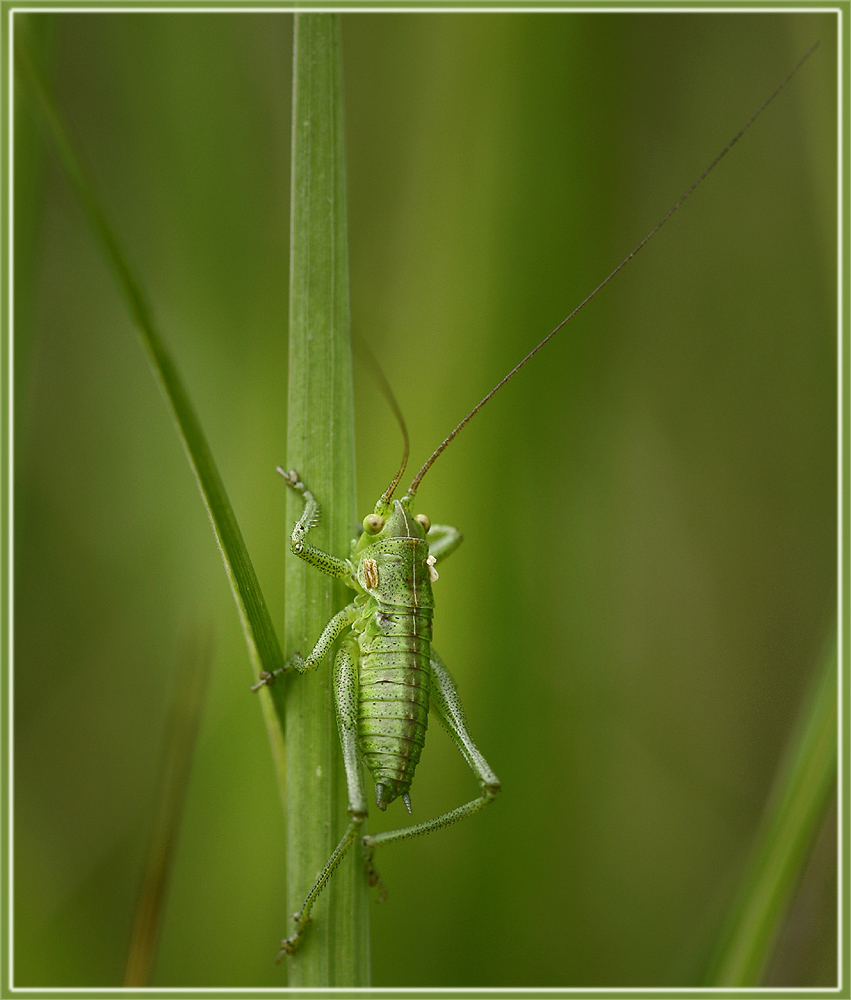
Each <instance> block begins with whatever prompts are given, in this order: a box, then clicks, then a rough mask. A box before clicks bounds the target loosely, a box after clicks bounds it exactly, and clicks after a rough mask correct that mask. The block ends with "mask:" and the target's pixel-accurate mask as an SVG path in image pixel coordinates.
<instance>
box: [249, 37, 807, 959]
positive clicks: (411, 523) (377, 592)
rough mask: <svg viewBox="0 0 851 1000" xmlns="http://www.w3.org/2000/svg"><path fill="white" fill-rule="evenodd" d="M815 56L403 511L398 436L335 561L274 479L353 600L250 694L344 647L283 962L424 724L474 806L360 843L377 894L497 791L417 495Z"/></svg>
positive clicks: (415, 756) (407, 780)
mask: <svg viewBox="0 0 851 1000" xmlns="http://www.w3.org/2000/svg"><path fill="white" fill-rule="evenodd" d="M815 48H816V45H814V46H813V47H812V48H811V49H810V50H809V51H808V52H807V53H806V55H804V56H803V58H802V59H801V60H800V61H799V62H798V63H797V65H796V66H795V67H794V68H793V69H792V70H791V71H790V72H789V73H788V75H787V76H786V77H785V79H784V80H783V81H782V82H781V83H780V84H779V85H778V86H777V87H776V88H775V90H774V91H773V92H772V93H771V95H770V96H769V97H768V98H767V99H766V100H765V101H764V102H763V103H762V105H760V107H759V108H758V109H757V110H756V111H755V112H754V114H753V115H752V116H751V118H750V119H749V120H748V121H747V122H746V123H745V124H744V125H743V126H742V127H741V128H740V129H739V130H738V132H737V133H736V134H735V135H734V136H733V138H732V139H731V140H730V142H728V143H727V145H726V146H725V147H724V148H723V149H722V150H721V152H720V153H719V154H718V155H717V156H716V157H715V158H714V159H713V160H712V162H711V163H710V164H709V166H708V167H707V168H706V169H705V170H704V171H703V173H701V174H700V176H699V177H698V178H697V180H696V181H695V182H694V183H693V184H692V185H691V186H690V187H689V188H688V190H687V191H686V192H685V193H684V194H683V195H682V196H681V197H680V198H679V199H678V200H677V201H676V202H675V203H674V204H673V206H672V207H671V208H670V209H669V210H668V211H667V212H666V213H665V214H664V215H663V216H662V218H661V219H660V220H659V222H657V224H656V225H655V226H654V227H653V228H652V229H651V230H650V231H649V232H648V233H647V235H646V236H645V237H644V239H642V240H641V242H640V243H638V245H637V246H636V247H635V248H634V249H633V250H632V251H631V252H630V253H629V254H628V255H627V256H626V257H625V258H624V259H623V260H622V261H621V262H620V263H619V264H618V265H617V267H615V268H614V269H613V270H612V271H611V272H610V273H609V274H608V276H607V277H606V278H604V280H603V281H601V282H600V283H599V284H598V285H597V287H596V288H594V290H593V291H591V292H590V294H589V295H587V296H586V297H585V298H584V299H583V300H582V301H581V302H580V303H579V305H578V306H577V307H576V308H575V309H573V310H572V312H570V314H569V315H567V316H566V317H565V319H563V320H562V321H561V322H560V323H559V324H558V325H557V326H556V327H555V328H554V329H553V330H552V331H551V332H550V333H549V334H548V335H547V336H546V337H544V338H543V340H541V341H540V343H538V344H537V346H536V347H534V348H533V349H532V350H531V351H530V352H529V353H528V354H527V355H526V356H525V357H524V358H523V359H522V360H521V361H520V362H519V363H518V364H517V365H515V367H514V368H512V370H511V371H510V372H508V374H507V375H506V376H505V377H504V378H503V379H501V380H500V381H499V382H498V383H497V385H496V386H494V388H493V389H491V391H490V392H488V393H487V395H485V396H484V398H483V399H482V400H481V401H480V402H479V403H478V404H477V405H476V406H475V407H473V409H472V410H471V411H470V412H469V413H468V414H467V416H465V417H464V418H463V419H462V420H461V421H460V422H459V423H458V424H457V426H456V427H455V428H454V430H452V431H451V432H450V433H449V434H448V436H447V437H446V438H445V439H444V440H443V441H442V442H441V444H440V445H439V446H438V447H437V448H436V449H435V451H434V452H433V453H432V455H431V456H430V457H429V458H428V459H427V461H426V462H425V464H424V465H423V466H422V468H421V469H420V470H419V472H418V473H417V474H416V476H415V477H414V479H413V480H412V482H411V484H410V486H409V487H408V490H407V492H406V493H405V494H404V495H403V496H402V497H401V498H400V499H396V498H394V494H395V491H396V488H397V486H398V484H399V482H400V481H401V478H402V476H403V474H404V470H405V466H406V461H407V434H406V433H405V432H404V426H403V433H405V454H404V457H403V460H402V463H401V466H400V468H399V470H398V471H397V473H396V475H395V476H394V477H393V480H392V482H391V483H390V485H389V486H388V487H387V489H386V490H385V491H384V493H382V495H381V496H380V497H379V499H378V502H377V503H376V505H375V509H374V511H373V512H372V513H370V514H368V515H367V516H366V517H365V518H364V520H363V531H362V533H361V534H360V535H359V536H358V537H357V538H356V539H355V540H354V541H353V542H352V547H351V551H350V553H349V555H348V556H347V557H341V556H337V555H333V554H331V553H328V552H325V551H323V550H321V549H319V548H317V547H315V546H313V545H311V544H310V543H309V541H308V537H309V534H310V530H311V528H312V527H313V525H314V524H315V523H316V521H317V518H318V516H319V504H318V502H317V499H316V498H315V497H314V495H313V494H312V493H311V491H310V489H309V487H308V486H307V485H306V484H305V483H304V482H302V481H301V478H300V475H299V473H298V472H297V471H295V470H289V471H285V470H283V469H279V470H278V471H279V472H280V473H281V475H282V476H283V477H284V481H285V482H286V484H287V485H288V486H289V487H290V488H291V489H293V490H295V491H296V492H297V493H298V494H299V495H300V496H301V498H302V500H303V503H304V509H303V512H302V515H301V517H300V518H299V520H298V521H297V522H296V525H295V527H294V529H293V532H292V538H291V544H292V551H293V552H294V553H295V555H297V556H298V557H299V558H301V559H303V560H305V561H306V562H307V563H308V564H309V565H310V566H313V567H315V568H316V569H318V570H321V571H322V572H323V573H326V574H327V575H329V576H331V577H334V578H337V579H340V580H342V581H343V582H345V583H346V585H347V586H349V587H350V588H351V589H352V590H354V591H355V597H354V600H352V601H351V603H349V604H348V605H347V606H346V607H345V608H343V609H342V610H341V611H339V612H338V613H337V614H336V615H334V617H333V618H332V619H331V620H330V621H329V622H328V623H327V625H326V626H325V628H324V629H323V631H322V634H321V635H320V636H319V638H318V640H317V641H316V644H315V645H314V647H313V649H312V650H311V651H310V653H309V654H308V655H307V656H305V657H302V656H301V655H300V654H295V655H294V656H293V657H292V658H291V659H290V660H289V661H288V662H287V663H286V665H285V666H284V667H283V668H282V669H281V670H279V671H276V673H275V674H262V675H261V678H260V681H259V682H258V683H257V684H256V685H254V688H253V689H254V690H257V689H259V688H261V687H263V686H264V685H267V684H272V683H273V682H274V680H275V678H276V676H277V675H278V674H281V673H284V672H286V671H291V670H296V671H298V672H300V673H304V672H305V671H307V670H310V669H312V668H314V667H316V666H317V665H318V664H319V663H320V662H321V661H322V660H323V659H324V658H325V657H326V655H327V654H328V653H329V652H330V650H331V648H332V647H333V646H334V644H335V643H337V642H338V641H339V645H338V648H337V652H336V655H335V657H334V666H333V675H334V683H333V687H334V698H335V705H336V715H337V725H338V731H339V738H340V743H341V748H342V754H343V763H344V768H345V775H346V785H347V793H348V815H349V823H348V826H347V828H346V831H345V833H344V835H343V837H342V839H341V840H340V842H339V844H338V845H337V847H336V848H335V849H334V851H333V852H332V853H331V856H330V857H329V858H328V860H327V862H326V864H325V866H324V868H323V869H322V871H321V872H320V873H319V875H318V876H317V878H316V880H315V882H314V884H313V885H312V887H311V888H310V889H309V891H308V892H307V894H306V896H305V897H304V901H303V903H302V904H301V907H300V909H299V911H298V912H297V913H296V914H295V917H294V919H295V930H294V932H293V933H292V934H291V935H290V936H288V937H286V938H285V939H284V940H283V941H282V942H281V952H280V955H279V959H280V958H282V957H283V956H284V955H285V954H292V953H293V952H294V951H295V950H296V949H297V947H298V946H299V943H300V941H301V938H302V937H303V935H304V933H305V930H306V928H307V925H308V923H309V921H310V919H311V912H312V910H313V907H314V904H315V902H316V900H317V897H318V896H319V895H320V893H321V891H322V889H323V888H324V887H325V885H326V884H327V882H328V880H329V879H330V878H331V876H332V874H333V873H334V870H335V869H336V867H337V865H338V864H339V862H340V860H341V859H342V858H343V856H344V855H345V854H346V852H347V851H348V850H349V849H350V848H351V847H352V845H353V844H354V843H355V841H356V839H357V838H358V835H359V832H360V830H361V827H362V825H363V822H364V820H365V819H366V816H367V791H366V784H365V780H364V768H365V769H366V770H368V771H369V772H370V774H371V775H372V779H373V782H374V785H375V797H376V802H377V805H378V807H379V808H380V809H382V810H383V809H385V808H386V807H387V806H388V805H389V804H390V803H391V802H393V801H394V799H397V798H401V799H402V801H403V802H404V804H405V806H406V807H407V809H408V811H409V812H410V811H411V798H410V789H411V784H412V782H413V779H414V773H415V770H416V767H417V764H418V762H419V760H420V756H421V753H422V750H423V747H424V744H425V736H426V729H427V724H428V717H429V712H432V713H433V714H434V715H435V716H436V717H437V719H438V720H439V721H440V723H441V724H442V725H443V726H444V728H445V729H446V730H447V731H448V733H449V735H450V737H451V738H452V740H453V742H454V743H455V745H456V746H457V747H458V749H459V751H460V752H461V754H462V756H463V757H464V759H465V760H466V762H467V764H468V765H469V767H470V768H471V770H472V771H473V774H474V775H475V778H476V781H477V782H478V785H479V794H478V796H476V797H475V798H473V799H471V800H470V801H468V802H466V803H465V804H463V805H460V806H458V807H457V808H455V809H452V810H450V811H449V812H445V813H443V814H442V815H439V816H437V817H435V818H433V819H428V820H425V821H422V822H419V823H415V824H414V825H412V826H408V827H403V828H401V829H396V830H391V831H388V832H385V833H379V834H376V835H366V836H364V837H362V845H363V848H364V851H365V859H366V871H367V877H368V879H369V881H370V884H371V885H375V884H378V883H379V882H380V880H379V878H378V875H377V872H376V870H375V868H374V867H373V861H372V859H373V854H374V851H375V849H376V848H377V847H379V846H381V845H383V844H388V843H391V842H393V841H397V840H404V839H407V838H411V837H416V836H419V835H421V834H425V833H431V832H432V831H435V830H439V829H442V828H444V827H446V826H449V825H450V824H452V823H455V822H456V821H458V820H460V819H463V818H465V817H467V816H471V815H473V814H474V813H477V812H479V811H480V810H482V809H484V807H485V806H487V805H489V804H490V803H491V802H492V801H493V799H494V798H495V797H496V794H497V792H498V791H499V789H500V782H499V779H498V778H497V776H496V774H495V773H494V771H493V770H492V769H491V767H490V765H489V764H488V762H487V761H486V760H485V758H484V756H483V755H482V754H481V752H480V751H479V749H478V747H477V746H476V744H475V742H474V741H473V738H472V736H471V734H470V731H469V728H468V726H467V722H466V718H465V714H464V710H463V708H462V706H461V702H460V700H459V698H458V694H457V692H456V688H455V684H454V682H453V680H452V678H451V676H450V674H449V672H448V670H447V668H446V666H445V665H444V663H443V661H442V660H441V658H440V656H438V654H437V652H436V651H435V649H434V647H433V646H432V645H431V638H432V619H433V614H434V607H435V601H434V586H435V584H436V582H437V580H438V573H437V569H436V566H437V565H438V564H439V563H440V562H441V561H442V560H443V559H445V558H446V556H448V555H450V554H451V553H452V552H453V551H454V550H455V549H456V548H457V547H458V545H459V544H460V542H461V535H460V534H459V532H458V531H457V530H456V529H455V528H452V527H449V526H446V525H437V524H431V523H430V521H429V518H428V517H427V516H426V515H425V514H424V513H422V512H418V511H417V510H416V509H415V507H414V504H415V499H416V494H417V489H418V487H419V485H420V483H421V482H422V479H423V477H424V476H425V474H426V473H427V472H428V470H429V469H430V468H431V466H432V465H433V464H434V462H435V461H436V460H437V458H438V457H439V456H440V455H441V454H442V452H443V451H444V449H445V448H446V447H447V446H448V445H449V443H450V442H451V441H452V440H453V439H454V438H455V437H456V435H457V434H458V433H459V432H460V430H461V429H462V428H463V427H464V426H466V424H467V423H468V422H469V421H470V420H471V419H472V417H473V416H475V414H476V413H478V412H479V410H480V409H481V408H482V407H483V406H484V405H485V404H486V403H487V402H488V401H489V400H490V399H491V398H492V397H493V396H494V394H495V393H497V392H498V391H499V390H500V389H501V388H502V387H503V386H504V385H505V383H506V382H507V381H508V380H509V379H511V378H512V377H513V376H514V375H515V374H516V373H517V372H518V371H519V370H520V369H521V368H522V367H523V366H524V365H525V364H526V363H527V362H528V361H529V360H530V359H531V358H532V357H533V356H534V355H535V354H536V353H537V352H538V351H539V350H540V349H541V348H542V347H543V346H544V345H545V344H546V343H547V342H548V341H549V340H550V339H551V338H552V337H554V336H555V334H556V333H558V332H559V331H560V330H561V329H562V328H563V327H564V326H565V324H566V323H568V321H569V320H571V319H572V318H573V317H574V316H575V315H576V313H577V312H579V310H580V309H582V308H583V307H584V306H585V305H587V304H588V303H589V302H590V300H591V299H593V298H594V297H595V296H596V295H597V294H598V293H599V292H600V291H601V290H602V288H603V287H605V286H606V285H607V284H608V282H609V281H611V279H612V278H613V277H614V276H615V275H616V274H618V273H619V272H620V271H621V269H622V268H623V267H624V266H625V265H626V264H627V263H628V262H629V261H630V260H632V258H633V257H634V256H635V255H636V254H637V253H638V251H639V250H641V249H642V248H643V247H644V246H645V245H646V244H647V243H648V242H649V240H650V239H652V238H653V237H654V236H655V235H656V233H657V232H658V231H659V229H660V228H661V227H662V226H663V225H664V223H665V222H666V221H667V220H668V219H669V218H670V217H671V216H672V215H673V214H674V212H675V211H676V210H677V209H678V208H679V207H680V206H681V205H682V204H683V202H684V201H685V200H686V199H687V198H688V197H689V196H690V195H691V194H692V192H693V191H694V190H695V189H696V188H697V187H698V185H699V184H700V183H701V182H702V181H703V180H704V179H705V178H706V177H707V175H708V174H709V173H710V172H711V171H712V170H713V169H714V168H715V167H716V166H717V165H718V163H719V162H720V161H721V159H722V158H723V157H724V156H726V154H727V153H728V152H729V151H730V150H731V149H732V147H733V146H734V145H735V144H736V143H737V142H738V140H739V139H740V138H741V137H742V136H743V135H744V133H745V132H746V131H747V130H748V129H749V128H750V126H751V125H752V124H753V123H754V121H756V119H757V118H758V117H759V116H760V115H761V114H762V112H763V111H764V110H765V108H766V107H767V106H768V105H769V104H770V103H771V102H772V101H773V100H774V98H775V97H776V96H777V95H778V94H779V93H780V91H781V90H782V89H783V87H784V86H785V85H786V83H788V81H789V80H790V79H791V78H792V76H794V74H795V73H796V72H797V71H798V69H799V68H800V67H801V65H802V64H803V63H804V61H805V60H806V59H807V58H808V57H809V56H810V55H811V53H812V52H813V51H814V49H815Z"/></svg>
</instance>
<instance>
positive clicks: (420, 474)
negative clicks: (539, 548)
mask: <svg viewBox="0 0 851 1000" xmlns="http://www.w3.org/2000/svg"><path fill="white" fill-rule="evenodd" d="M819 45H820V42H816V43H815V44H814V45H812V46H811V47H810V48H809V49H808V50H807V52H806V53H804V55H803V56H802V57H801V58H800V59H799V60H798V62H797V63H796V64H795V65H794V67H793V68H792V69H791V70H790V71H789V72H788V73H787V74H786V76H785V77H784V78H783V80H781V82H780V83H779V84H778V85H777V86H776V87H775V89H774V90H773V91H772V92H771V94H770V95H769V96H768V97H767V98H766V99H765V100H764V101H763V102H762V104H761V105H760V106H759V107H758V108H757V109H756V111H755V112H754V113H753V114H752V115H751V117H750V118H749V119H748V120H747V121H746V122H745V124H744V125H743V126H742V127H741V128H740V129H739V131H738V132H737V133H736V134H735V135H734V136H733V138H732V139H731V140H730V141H729V142H728V143H727V145H726V146H725V147H724V148H723V149H722V150H721V152H720V153H719V154H718V155H717V156H716V157H715V159H714V160H713V161H712V162H711V163H710V164H709V166H708V167H707V168H706V169H705V170H704V171H703V173H702V174H701V175H700V176H699V177H698V178H697V180H696V181H695V182H694V183H693V184H692V185H691V187H690V188H689V189H688V190H687V191H686V192H685V194H683V195H682V196H681V197H680V198H679V199H678V200H677V201H676V202H675V203H674V204H673V205H672V206H671V208H669V209H668V211H667V212H666V213H665V214H664V215H663V216H662V218H661V219H660V220H659V221H658V222H657V223H656V225H655V226H654V227H653V228H652V229H651V230H650V232H649V233H648V234H647V235H646V236H645V237H644V239H643V240H642V241H641V242H640V243H639V244H638V245H637V246H636V247H635V249H634V250H632V251H631V252H630V253H628V254H627V255H626V257H624V259H623V260H622V261H621V262H620V264H618V266H617V267H616V268H615V269H614V270H613V271H611V272H610V273H609V275H608V276H607V277H606V278H604V279H603V280H602V281H601V282H600V284H599V285H597V287H596V288H595V289H594V291H593V292H591V293H590V295H587V296H586V297H585V298H584V299H583V300H582V301H581V302H580V303H579V305H578V306H577V307H576V308H575V309H574V310H573V312H571V313H570V314H569V315H568V316H565V318H564V319H563V320H562V321H561V322H560V323H559V324H558V326H557V327H555V329H553V330H551V331H550V333H548V334H547V335H546V337H544V339H543V340H542V341H541V342H540V344H538V346H537V347H533V348H532V350H531V351H529V353H528V354H527V355H526V357H525V358H523V360H522V361H519V362H518V363H517V364H516V365H515V366H514V367H513V368H512V369H511V371H510V372H509V373H508V374H507V375H506V376H505V378H503V379H501V381H499V382H498V383H497V384H496V385H495V386H494V387H493V389H491V391H490V392H489V393H488V394H487V395H486V396H485V397H484V398H483V399H482V400H480V401H479V402H478V403H477V404H476V405H475V406H474V407H473V409H472V410H470V412H469V413H468V414H467V416H466V417H464V419H463V420H462V421H461V422H460V423H459V424H458V426H457V427H456V428H455V430H453V431H452V432H451V433H450V434H449V435H447V437H445V438H444V439H443V441H442V442H441V443H440V444H439V445H438V447H437V448H436V449H435V450H434V452H432V454H431V457H430V458H429V459H428V460H427V461H426V463H425V465H424V466H423V467H422V468H421V469H420V471H419V472H418V473H417V474H416V476H414V479H413V481H412V482H411V485H410V486H409V487H408V496H413V495H414V494H415V493H416V492H417V487H418V486H419V485H420V483H421V482H422V478H423V476H424V475H425V474H426V473H427V472H428V470H429V469H430V468H431V467H432V465H434V463H435V461H436V460H437V458H438V456H439V455H441V454H442V453H443V452H444V451H445V450H446V447H447V445H448V444H449V442H450V441H452V439H453V438H455V437H456V436H457V434H458V432H459V431H460V430H461V428H462V427H465V426H466V425H467V424H468V423H469V422H470V421H471V420H472V419H473V417H474V416H475V415H476V414H477V413H478V412H479V410H481V408H482V407H483V406H484V405H485V403H487V402H488V400H490V399H491V397H492V396H494V395H495V394H496V393H498V392H499V390H500V389H501V388H502V387H503V386H504V385H505V383H506V382H507V381H508V380H509V379H511V378H514V376H515V375H516V374H517V372H519V371H520V369H521V368H522V367H523V366H524V365H525V364H526V363H527V362H528V361H531V359H532V358H533V357H534V356H535V355H536V354H537V353H538V351H540V349H541V348H542V347H543V346H544V344H546V343H548V342H549V341H550V340H552V338H553V337H554V336H555V335H556V334H557V333H558V332H559V330H561V328H562V327H563V326H565V325H566V324H567V323H569V322H570V320H572V319H573V317H574V316H575V315H576V314H577V313H578V312H579V310H580V309H582V308H584V307H585V306H586V305H588V303H589V302H590V301H591V299H593V298H594V296H595V295H597V294H598V292H600V291H602V290H603V289H604V288H605V287H606V285H608V283H609V282H610V281H611V280H612V278H614V276H615V275H616V274H617V273H618V272H619V271H620V270H621V269H622V268H624V267H626V265H627V264H628V263H629V262H630V261H631V260H632V258H633V257H634V256H635V255H636V254H637V253H638V251H639V250H641V249H642V247H644V245H645V244H646V243H649V241H650V240H651V239H653V237H654V236H655V235H656V233H658V232H659V230H660V229H661V228H662V226H664V225H665V223H666V222H667V221H668V219H670V218H671V216H672V215H673V214H674V212H676V210H677V209H678V208H679V207H680V205H682V203H683V202H684V201H685V200H686V199H687V198H688V197H689V195H690V194H691V193H692V192H693V191H694V190H695V189H696V188H697V187H698V186H699V185H700V184H701V183H702V182H703V181H704V180H705V179H706V178H707V177H708V176H709V174H711V173H712V171H713V170H714V169H715V168H716V167H717V166H718V164H719V163H720V162H721V160H723V159H724V157H725V156H726V155H727V153H729V152H730V150H731V149H732V148H733V146H735V145H736V143H737V142H738V141H739V139H741V138H742V136H743V135H744V134H745V132H747V130H748V129H749V128H750V127H751V125H753V123H754V122H755V121H756V120H757V118H759V116H760V115H761V114H762V113H763V111H765V109H766V108H767V107H768V105H769V104H771V102H772V101H773V100H774V98H775V97H777V95H778V94H779V93H780V91H781V90H783V88H784V87H785V86H786V84H787V83H788V82H789V81H790V80H791V79H792V77H793V76H794V75H795V74H796V73H797V72H798V70H799V69H800V68H801V66H803V64H804V63H805V62H806V61H807V59H809V58H810V56H811V55H812V54H813V52H815V50H816V49H817V48H818V47H819Z"/></svg>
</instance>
